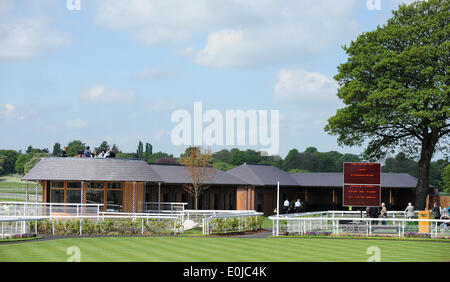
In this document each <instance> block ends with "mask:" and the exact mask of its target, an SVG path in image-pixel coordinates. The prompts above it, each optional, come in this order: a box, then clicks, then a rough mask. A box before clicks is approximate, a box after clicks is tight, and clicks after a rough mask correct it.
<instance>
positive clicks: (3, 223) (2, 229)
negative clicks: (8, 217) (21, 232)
mask: <svg viewBox="0 0 450 282" xmlns="http://www.w3.org/2000/svg"><path fill="white" fill-rule="evenodd" d="M3 224H4V222H3V221H2V239H3V238H5V236H4V234H3Z"/></svg>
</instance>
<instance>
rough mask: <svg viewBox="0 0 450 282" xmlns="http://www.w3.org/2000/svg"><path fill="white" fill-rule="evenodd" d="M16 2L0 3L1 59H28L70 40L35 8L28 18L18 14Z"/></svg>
mask: <svg viewBox="0 0 450 282" xmlns="http://www.w3.org/2000/svg"><path fill="white" fill-rule="evenodd" d="M16 4H17V3H15V2H12V1H5V2H3V0H2V4H1V5H0V60H1V59H3V60H5V59H8V60H11V59H12V60H16V59H28V58H30V57H32V56H34V55H35V54H37V53H39V52H41V51H42V50H46V49H49V48H50V49H51V48H54V47H58V46H61V45H63V44H65V43H66V42H67V41H68V39H67V37H66V35H64V34H63V33H62V32H59V31H55V30H53V29H52V28H51V27H50V25H49V23H48V20H47V19H46V18H45V16H43V15H42V13H40V12H39V11H36V10H35V9H33V8H31V12H30V13H31V16H29V17H27V18H21V17H18V16H16V15H15V14H14V8H15V5H16ZM53 4H54V3H53ZM35 14H38V15H37V16H36V15H35Z"/></svg>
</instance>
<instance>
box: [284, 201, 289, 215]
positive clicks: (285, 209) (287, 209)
mask: <svg viewBox="0 0 450 282" xmlns="http://www.w3.org/2000/svg"><path fill="white" fill-rule="evenodd" d="M283 208H284V213H289V200H288V199H286V201H284V204H283Z"/></svg>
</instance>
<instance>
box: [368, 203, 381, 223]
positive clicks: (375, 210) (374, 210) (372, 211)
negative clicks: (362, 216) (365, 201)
mask: <svg viewBox="0 0 450 282" xmlns="http://www.w3.org/2000/svg"><path fill="white" fill-rule="evenodd" d="M379 215H380V207H370V208H369V216H370V218H378V216H379ZM372 224H374V225H376V224H378V221H375V220H374V221H372Z"/></svg>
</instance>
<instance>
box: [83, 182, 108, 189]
mask: <svg viewBox="0 0 450 282" xmlns="http://www.w3.org/2000/svg"><path fill="white" fill-rule="evenodd" d="M87 188H90V189H103V188H105V183H103V182H88V183H87Z"/></svg>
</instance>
